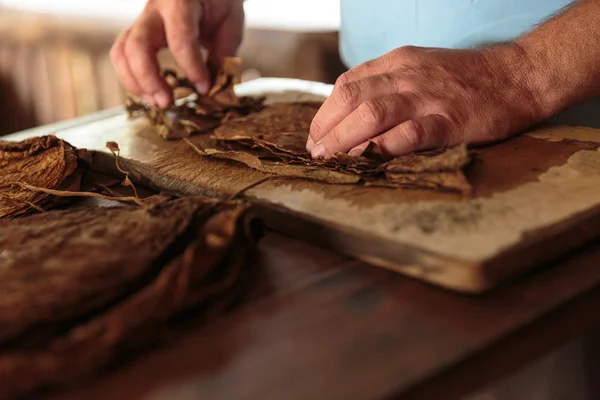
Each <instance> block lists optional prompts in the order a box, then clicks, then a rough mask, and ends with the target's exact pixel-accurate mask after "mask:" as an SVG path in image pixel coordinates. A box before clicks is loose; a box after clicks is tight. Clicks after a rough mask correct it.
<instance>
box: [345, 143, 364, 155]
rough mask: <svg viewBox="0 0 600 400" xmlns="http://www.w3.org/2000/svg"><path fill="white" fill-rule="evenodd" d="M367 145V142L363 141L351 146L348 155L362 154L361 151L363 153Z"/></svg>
mask: <svg viewBox="0 0 600 400" xmlns="http://www.w3.org/2000/svg"><path fill="white" fill-rule="evenodd" d="M367 146H368V143H367V144H365V143H363V144H361V145H358V146H356V147H355V148H353V149H352V150H350V151H349V152H348V155H349V156H350V157H358V156H360V155H362V153H364V151H365V149H366V148H367Z"/></svg>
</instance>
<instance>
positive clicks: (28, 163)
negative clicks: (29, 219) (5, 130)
mask: <svg viewBox="0 0 600 400" xmlns="http://www.w3.org/2000/svg"><path fill="white" fill-rule="evenodd" d="M87 157H88V155H87V153H86V152H85V151H84V150H76V149H75V148H74V147H73V146H71V145H70V144H69V143H67V142H65V141H63V140H60V139H58V138H57V137H56V136H42V137H35V138H30V139H26V140H23V141H21V142H11V141H0V220H4V219H12V218H15V217H17V216H20V215H25V214H27V213H30V212H32V211H35V210H36V209H37V210H38V211H41V210H46V209H50V208H51V207H53V206H54V205H56V204H57V203H59V202H60V201H62V200H64V199H65V198H63V197H58V196H54V195H52V194H49V193H43V192H37V191H32V190H29V189H25V188H24V187H23V186H19V185H17V183H21V184H27V185H30V186H33V187H38V188H44V189H52V190H66V191H77V190H79V187H80V184H81V170H80V169H79V168H78V165H79V163H80V161H82V160H84V159H86V158H87Z"/></svg>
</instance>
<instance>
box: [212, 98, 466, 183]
mask: <svg viewBox="0 0 600 400" xmlns="http://www.w3.org/2000/svg"><path fill="white" fill-rule="evenodd" d="M320 106H321V103H319V102H297V103H279V104H274V105H272V106H268V107H265V108H264V109H263V110H262V111H259V112H256V113H253V114H250V115H248V116H245V117H240V118H235V119H231V120H228V121H225V122H223V124H221V126H219V127H218V128H216V129H215V132H214V139H215V149H213V150H212V151H209V149H204V152H205V153H206V154H207V155H208V156H211V155H212V156H217V157H220V158H230V159H233V160H236V161H239V162H242V163H244V164H246V165H247V166H249V167H251V168H254V169H257V170H260V171H263V172H269V173H273V174H278V175H288V174H289V175H293V176H304V177H306V178H309V179H319V178H318V177H322V180H323V181H324V182H328V183H357V182H358V181H362V182H364V183H365V184H366V185H368V186H384V187H390V188H405V189H428V190H438V191H452V192H459V193H465V194H468V193H469V192H470V191H471V186H470V184H469V182H468V181H467V179H466V177H465V176H464V174H463V169H464V168H465V167H466V166H467V165H468V164H469V162H470V161H471V154H470V153H469V151H468V150H467V148H466V146H464V145H463V146H457V147H455V148H452V149H441V150H435V151H425V152H419V153H414V154H409V155H405V156H401V157H397V158H395V159H393V160H390V161H385V160H383V159H382V156H381V154H378V153H377V151H376V150H377V149H375V148H374V145H373V144H371V145H370V146H369V147H368V148H367V150H366V151H365V152H364V153H363V154H364V155H363V156H359V157H351V156H349V155H348V154H337V155H335V156H334V157H333V158H332V159H330V160H320V159H316V160H315V159H312V157H311V156H310V154H309V153H308V151H307V150H306V149H305V144H306V140H307V138H308V133H309V130H310V124H311V122H312V119H313V118H314V116H315V114H316V113H317V111H318V109H319V107H320ZM242 153H246V155H243V156H242V155H241V154H242ZM292 166H300V167H301V168H297V169H294V170H293V171H291V170H290V167H292ZM303 168H304V169H303ZM307 168H309V169H307ZM315 169H317V170H321V171H322V172H321V173H316V172H315ZM325 171H329V172H335V175H331V174H327V173H325ZM315 177H317V178H315ZM338 178H339V179H338Z"/></svg>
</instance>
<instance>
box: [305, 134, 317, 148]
mask: <svg viewBox="0 0 600 400" xmlns="http://www.w3.org/2000/svg"><path fill="white" fill-rule="evenodd" d="M313 147H315V142H314V140H312V138H311V137H310V136H309V137H308V140H307V141H306V150H308V151H311V150H312V149H313Z"/></svg>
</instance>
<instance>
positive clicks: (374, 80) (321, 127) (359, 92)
mask: <svg viewBox="0 0 600 400" xmlns="http://www.w3.org/2000/svg"><path fill="white" fill-rule="evenodd" d="M399 90H400V85H399V83H398V81H397V79H396V78H395V77H394V76H392V75H390V74H378V75H373V76H370V77H366V78H364V79H360V80H358V81H353V82H348V83H345V84H343V85H339V86H337V87H335V88H334V89H333V92H332V93H331V95H330V96H329V97H328V98H327V99H326V100H325V102H324V103H323V105H322V106H321V108H320V109H319V111H318V112H317V114H316V115H315V117H314V118H313V120H312V123H311V126H310V134H309V139H310V140H308V141H307V143H306V149H307V150H308V151H312V149H313V147H314V143H317V142H319V141H320V140H321V139H323V137H325V135H326V134H328V133H329V131H331V130H332V129H333V128H334V127H335V126H336V125H338V124H339V123H340V122H341V121H342V120H343V119H344V118H346V117H347V116H348V115H349V114H350V113H351V112H352V111H354V110H356V108H357V107H358V106H359V105H361V104H363V103H364V102H366V101H369V100H373V99H376V98H378V97H382V96H387V95H391V94H393V93H397V92H398V91H399Z"/></svg>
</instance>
